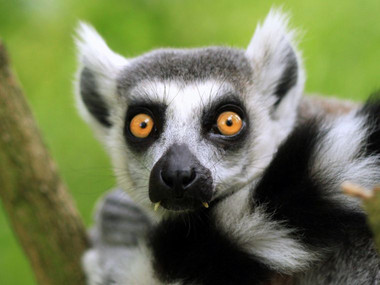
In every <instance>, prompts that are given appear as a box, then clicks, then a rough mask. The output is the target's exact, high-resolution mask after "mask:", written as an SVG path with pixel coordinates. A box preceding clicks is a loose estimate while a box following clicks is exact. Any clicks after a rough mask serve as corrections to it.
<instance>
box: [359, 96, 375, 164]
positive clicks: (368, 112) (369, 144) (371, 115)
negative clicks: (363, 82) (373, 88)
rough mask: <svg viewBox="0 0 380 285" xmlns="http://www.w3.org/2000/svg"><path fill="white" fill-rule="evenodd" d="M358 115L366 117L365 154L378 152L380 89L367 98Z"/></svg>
mask: <svg viewBox="0 0 380 285" xmlns="http://www.w3.org/2000/svg"><path fill="white" fill-rule="evenodd" d="M358 115H359V116H365V117H366V123H365V125H366V126H367V127H368V132H369V134H368V139H367V141H366V145H365V153H366V155H375V154H380V91H378V92H377V93H374V94H373V95H372V96H371V97H370V98H369V100H368V101H367V102H366V104H365V105H364V106H363V107H362V109H361V110H359V112H358ZM379 163H380V162H379Z"/></svg>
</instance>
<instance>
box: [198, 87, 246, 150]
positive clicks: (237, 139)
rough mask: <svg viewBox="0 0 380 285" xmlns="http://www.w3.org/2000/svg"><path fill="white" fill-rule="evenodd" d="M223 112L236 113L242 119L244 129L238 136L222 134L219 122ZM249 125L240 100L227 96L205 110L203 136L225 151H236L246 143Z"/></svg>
mask: <svg viewBox="0 0 380 285" xmlns="http://www.w3.org/2000/svg"><path fill="white" fill-rule="evenodd" d="M223 112H234V113H236V114H237V115H238V116H239V117H240V118H241V120H242V128H241V130H240V131H239V132H238V133H237V134H235V135H231V136H226V135H223V134H221V133H220V130H219V129H218V126H217V120H218V117H219V115H220V114H222V113H223ZM249 124H250V122H249V118H248V116H247V112H246V108H245V106H244V104H243V102H242V101H241V100H240V98H239V97H238V96H237V95H234V94H226V95H224V96H222V97H221V98H219V99H218V100H216V101H214V102H212V103H210V104H209V105H208V106H206V107H205V108H204V110H203V114H202V135H203V136H204V137H205V138H206V139H208V140H209V141H211V142H212V143H214V144H215V145H217V146H219V147H221V148H223V149H224V150H228V149H236V148H239V147H240V146H241V145H242V144H243V143H244V140H245V138H246V137H247V135H248V129H249V128H248V127H249Z"/></svg>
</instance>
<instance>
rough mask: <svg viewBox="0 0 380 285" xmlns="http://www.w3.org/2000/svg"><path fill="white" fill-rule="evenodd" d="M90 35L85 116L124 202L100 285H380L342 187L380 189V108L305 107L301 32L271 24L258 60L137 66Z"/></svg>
mask: <svg viewBox="0 0 380 285" xmlns="http://www.w3.org/2000/svg"><path fill="white" fill-rule="evenodd" d="M78 35H79V36H78V40H77V46H78V50H79V62H80V67H79V71H78V77H77V78H78V80H77V85H76V86H77V92H76V93H77V97H76V98H77V102H78V106H79V109H80V112H81V114H82V115H83V117H84V119H85V120H86V121H87V122H88V123H89V124H90V126H91V127H92V128H93V129H94V131H95V133H96V135H97V137H98V138H99V139H100V140H101V141H102V142H103V144H104V145H105V148H106V150H107V151H108V153H109V155H110V157H111V160H112V163H113V167H114V170H115V174H116V177H117V181H118V185H119V188H120V189H122V190H114V191H112V192H110V193H108V194H106V196H105V197H104V198H103V199H102V200H101V202H100V204H99V206H98V210H97V212H96V223H95V226H94V227H93V229H92V230H91V239H92V248H91V249H90V250H89V251H87V252H86V254H85V256H84V258H83V260H84V268H85V270H86V273H87V276H88V283H89V284H90V285H95V284H101V285H105V284H116V285H127V284H128V285H130V284H149V285H151V284H152V285H153V284H177V285H182V284H183V285H184V284H194V285H195V284H218V285H224V284H234V285H239V284H251V285H253V284H275V283H276V282H280V283H281V284H378V283H379V280H380V273H379V272H380V271H379V264H380V263H379V256H378V254H377V252H376V250H375V248H374V244H373V239H372V234H371V231H370V229H369V227H368V225H367V222H366V215H365V213H364V212H363V211H362V210H361V207H360V203H359V201H357V200H356V199H355V198H352V197H348V196H345V195H343V194H342V192H341V190H340V185H341V183H342V182H344V181H347V180H349V181H351V182H354V183H357V184H360V185H362V186H364V187H368V188H371V187H373V186H374V185H375V184H376V183H377V182H379V181H380V100H379V99H380V98H379V96H377V97H376V96H372V97H371V99H370V100H369V101H368V102H367V103H366V104H365V105H364V106H362V107H358V108H354V110H352V111H349V112H343V113H344V114H341V115H336V116H329V117H328V118H327V116H326V115H323V114H322V113H323V112H314V111H313V110H316V109H317V108H314V107H313V106H311V107H310V105H309V106H308V107H305V106H306V105H305V104H307V103H305V102H307V100H306V101H305V99H301V95H302V93H303V91H304V82H305V75H304V69H303V64H302V60H301V56H300V54H299V52H298V51H297V49H296V47H295V43H294V37H295V33H294V31H293V30H290V29H289V28H288V20H287V17H286V16H284V15H283V14H281V13H280V12H278V11H275V10H272V11H271V12H270V13H269V15H268V16H267V18H266V19H265V21H264V22H263V23H262V24H259V25H258V27H257V29H256V31H255V33H254V36H253V38H252V40H251V42H250V43H249V45H248V47H247V49H245V50H243V49H235V48H228V47H206V48H197V49H159V50H154V51H152V52H148V53H146V54H143V55H141V56H139V57H136V58H124V57H122V56H120V55H118V54H116V53H114V52H113V51H111V50H110V49H109V47H108V46H107V45H106V43H105V42H104V40H103V39H102V38H101V37H100V36H99V35H98V34H97V32H96V31H95V30H94V29H93V28H91V27H90V26H88V25H86V24H82V25H81V26H80V28H79V30H78ZM301 100H304V101H303V102H304V103H300V102H301ZM305 108H306V109H308V111H311V112H309V113H308V115H307V116H302V110H303V109H305ZM300 110H301V111H300ZM314 113H315V114H314ZM153 205H155V208H156V209H157V211H156V212H155V211H154V210H153V208H154V207H153ZM276 280H277V281H276ZM278 280H280V281H278Z"/></svg>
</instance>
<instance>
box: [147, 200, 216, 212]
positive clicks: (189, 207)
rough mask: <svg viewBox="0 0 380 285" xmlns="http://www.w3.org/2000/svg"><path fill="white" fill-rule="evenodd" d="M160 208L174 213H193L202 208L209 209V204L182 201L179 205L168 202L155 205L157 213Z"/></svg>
mask: <svg viewBox="0 0 380 285" xmlns="http://www.w3.org/2000/svg"><path fill="white" fill-rule="evenodd" d="M160 207H162V208H164V209H166V210H169V211H174V212H183V211H193V210H197V209H200V208H203V207H204V208H206V209H208V208H209V202H196V201H181V202H179V203H169V202H167V201H159V202H156V203H154V204H153V209H154V211H155V212H156V211H157V210H158V209H159V208H160Z"/></svg>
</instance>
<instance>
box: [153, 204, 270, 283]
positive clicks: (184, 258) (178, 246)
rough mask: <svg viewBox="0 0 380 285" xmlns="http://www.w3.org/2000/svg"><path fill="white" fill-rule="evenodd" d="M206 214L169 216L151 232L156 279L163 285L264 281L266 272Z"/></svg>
mask: <svg viewBox="0 0 380 285" xmlns="http://www.w3.org/2000/svg"><path fill="white" fill-rule="evenodd" d="M209 213H210V209H204V210H201V211H199V212H194V213H191V214H182V215H179V216H176V217H172V218H169V219H166V220H164V221H162V222H161V223H160V224H159V225H158V226H157V227H156V228H155V229H154V230H153V231H152V234H151V237H150V247H151V250H152V255H153V258H154V263H153V265H154V270H155V273H156V275H157V277H158V278H159V279H160V280H161V281H162V282H164V283H165V284H166V283H168V282H174V281H179V280H182V282H183V284H194V283H195V284H204V285H206V284H207V285H247V284H251V285H255V284H261V282H263V281H266V280H268V279H269V277H270V275H271V272H270V270H269V269H268V268H267V267H266V266H265V265H263V264H262V263H260V262H258V261H257V260H255V257H254V256H251V255H249V254H247V253H245V252H244V251H243V250H241V249H240V248H239V247H238V245H237V244H236V242H235V241H233V240H230V239H229V238H228V237H227V236H226V235H225V234H224V233H223V232H221V231H220V230H218V229H217V227H216V225H215V224H214V222H213V220H212V218H213V217H212V216H211V214H209ZM181 284H182V283H181Z"/></svg>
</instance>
